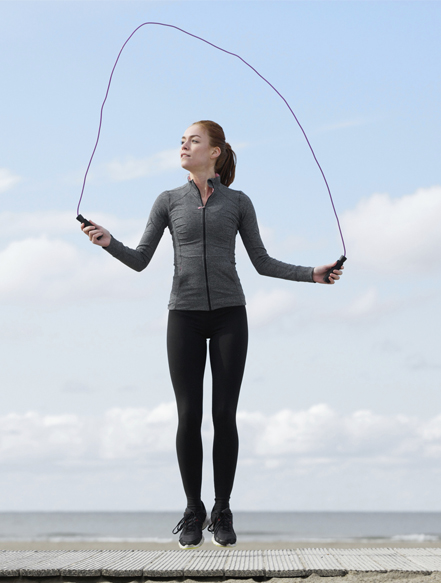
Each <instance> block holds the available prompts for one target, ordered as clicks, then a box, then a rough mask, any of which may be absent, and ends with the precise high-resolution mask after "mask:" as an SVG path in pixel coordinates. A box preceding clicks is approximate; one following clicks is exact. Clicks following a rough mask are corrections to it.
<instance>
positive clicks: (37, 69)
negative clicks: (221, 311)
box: [0, 1, 441, 510]
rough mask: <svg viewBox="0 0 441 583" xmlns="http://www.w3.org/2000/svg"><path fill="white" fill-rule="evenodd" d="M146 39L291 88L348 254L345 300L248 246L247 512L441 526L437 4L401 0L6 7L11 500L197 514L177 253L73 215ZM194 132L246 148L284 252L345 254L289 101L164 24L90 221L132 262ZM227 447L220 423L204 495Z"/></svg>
mask: <svg viewBox="0 0 441 583" xmlns="http://www.w3.org/2000/svg"><path fill="white" fill-rule="evenodd" d="M146 21H160V22H166V23H169V24H173V25H175V26H178V27H180V28H183V29H185V30H188V31H189V32H191V33H193V34H196V35H198V36H202V37H203V38H206V39H207V40H209V41H211V42H213V43H214V44H217V45H219V46H221V47H223V48H225V49H226V50H229V51H231V52H234V53H238V54H239V55H241V56H242V57H243V58H244V59H245V60H247V61H248V62H249V63H250V64H251V65H252V66H254V67H255V68H256V69H257V70H258V71H259V72H260V73H261V74H262V75H264V76H265V77H267V78H268V80H269V81H270V82H271V83H272V84H273V85H275V87H276V88H277V89H278V90H279V91H280V92H281V93H282V94H283V95H284V97H285V98H286V99H287V100H288V102H289V103H290V105H291V107H292V108H293V110H294V112H295V113H296V115H297V117H298V118H299V120H300V122H301V123H302V125H303V127H304V129H305V131H306V133H307V135H308V137H309V139H310V141H311V143H312V146H313V148H314V150H315V152H316V155H317V157H318V159H319V161H320V164H321V165H322V167H323V170H324V172H325V174H326V177H327V179H328V182H329V184H330V187H331V191H332V193H333V196H334V200H335V204H336V207H337V210H338V212H339V215H340V217H341V222H342V227H343V233H344V235H345V240H346V246H347V256H348V262H347V264H346V265H347V267H346V272H345V275H344V278H343V279H342V281H341V282H340V283H339V284H338V285H336V286H333V287H332V288H329V287H325V286H318V285H315V286H312V285H307V284H293V283H292V282H285V281H280V280H274V279H269V278H262V277H261V276H259V275H258V274H257V273H256V272H255V271H254V269H253V267H252V265H251V264H250V262H249V260H248V258H247V256H246V252H245V251H244V249H243V247H242V244H241V242H240V241H238V249H237V264H238V271H239V275H240V278H241V281H242V283H243V287H244V290H245V294H246V297H247V302H248V311H249V319H250V331H251V341H250V350H249V358H248V363H247V370H246V375H245V380H244V384H243V391H242V395H241V402H240V411H241V415H242V417H241V421H240V422H241V424H242V425H241V435H242V444H243V445H242V449H241V457H240V465H239V469H238V477H237V481H236V488H235V493H234V496H235V498H233V502H234V503H235V507H236V508H238V509H239V508H241V509H252V508H262V507H265V508H268V509H283V508H291V509H293V510H302V509H317V510H321V509H329V510H339V509H343V510H344V509H348V510H351V509H353V510H369V509H371V510H399V509H410V510H412V509H413V510H419V509H423V510H424V509H425V510H431V509H433V510H440V507H439V496H438V492H439V487H440V486H441V484H440V473H439V470H438V467H439V457H440V455H441V391H440V388H441V386H440V380H439V379H440V370H441V361H440V359H439V329H440V315H441V312H440V308H439V306H440V297H441V280H440V275H439V248H440V243H441V235H440V229H439V224H440V219H441V176H440V163H439V160H440V154H441V151H440V150H441V148H440V140H439V136H440V133H441V132H440V130H441V113H440V108H439V103H440V101H441V87H440V76H439V63H440V61H441V59H440V57H441V54H440V53H441V47H440V43H439V29H440V24H441V4H440V3H438V2H399V1H392V2H370V1H366V2H333V1H330V2H306V1H305V2H277V1H271V2H265V1H263V2H252V1H251V2H246V1H245V2H228V1H227V2H216V1H214V2H193V1H182V2H95V1H88V2H69V1H67V2H44V1H43V2H21V1H18V2H8V1H3V2H1V3H0V78H1V86H2V93H1V103H2V107H1V110H0V127H1V130H0V135H1V140H0V200H1V203H2V204H1V207H0V300H1V304H0V322H1V325H0V343H1V353H2V365H1V367H0V385H1V386H2V388H3V408H2V413H1V417H2V418H1V422H0V428H1V429H0V433H1V434H2V435H1V446H0V463H2V464H3V473H4V476H5V480H4V481H3V484H2V485H1V486H0V488H1V492H2V500H3V502H2V504H3V506H2V507H1V508H2V509H5V510H6V509H11V508H12V509H70V508H71V509H111V510H112V509H149V508H156V507H158V505H159V506H160V507H161V508H164V509H169V508H173V509H180V508H181V506H182V505H183V495H182V492H181V486H180V483H179V475H178V470H177V465H176V460H175V457H174V451H173V441H174V437H173V432H174V424H175V417H174V405H173V393H172V389H171V385H170V381H169V379H168V369H167V361H166V353H165V322H166V316H167V314H166V312H167V310H166V306H167V301H168V294H169V291H170V286H171V277H172V254H171V244H170V236H169V235H168V233H165V235H164V237H163V240H162V242H161V244H160V247H159V248H158V251H157V253H156V255H155V257H154V259H153V261H152V263H151V265H150V266H149V267H148V269H147V270H146V271H145V272H143V273H142V274H137V273H135V272H131V271H130V270H128V269H127V268H126V267H125V266H123V265H121V264H119V263H118V262H116V261H115V260H114V259H113V258H111V257H109V256H107V254H105V253H104V252H103V251H102V250H101V249H99V248H97V247H93V246H92V245H90V243H89V241H88V240H87V238H86V237H84V235H82V233H81V232H80V231H79V226H78V223H77V222H76V221H75V215H76V207H77V203H78V198H79V195H80V192H81V183H82V179H83V176H84V172H85V169H86V166H87V163H88V160H89V157H90V154H91V152H92V148H93V145H94V143H95V139H96V133H97V129H98V121H99V109H100V106H101V103H102V100H103V98H104V94H105V90H106V87H107V82H108V79H109V75H110V71H111V69H112V66H113V63H114V61H115V59H116V56H117V54H118V51H119V50H120V48H121V46H122V44H123V42H124V41H125V40H126V38H127V37H128V36H129V35H130V33H131V32H132V31H133V30H134V29H135V28H136V27H137V26H139V25H140V24H141V23H143V22H146ZM197 119H214V120H215V121H218V122H219V123H221V125H222V126H223V127H224V129H225V132H226V135H227V139H228V140H229V141H230V142H231V143H232V145H233V148H234V149H235V150H236V151H237V155H238V168H237V178H236V181H235V183H234V187H236V188H238V189H241V190H243V191H245V192H246V193H247V194H248V195H249V196H250V197H251V198H252V200H253V202H254V205H255V207H256V210H257V214H258V218H259V223H260V226H261V231H262V236H263V239H264V242H265V244H266V246H267V249H268V251H269V253H270V255H272V256H273V257H276V258H278V259H281V260H284V261H288V262H291V263H296V264H300V265H318V264H323V263H327V262H330V261H333V260H335V259H337V258H338V257H339V255H340V254H341V252H342V249H341V242H340V241H339V237H338V231H337V227H336V223H335V219H334V216H333V213H332V208H331V205H330V202H329V198H328V194H327V191H326V187H325V185H324V183H323V180H322V178H321V175H320V172H319V170H318V168H317V166H316V165H315V162H314V160H313V158H312V156H311V153H310V151H309V149H308V147H307V144H306V142H305V140H304V138H303V135H302V133H301V132H300V130H299V128H298V127H297V125H296V123H295V121H294V119H293V118H292V116H291V114H290V113H289V111H288V109H287V108H286V106H285V105H284V104H283V102H282V101H281V100H280V98H279V97H278V96H277V95H276V94H275V93H274V92H273V91H272V90H271V89H270V88H269V87H268V86H267V85H266V84H265V83H263V82H262V81H261V80H260V79H259V78H258V77H257V76H256V75H255V74H254V73H253V72H252V71H250V70H249V69H248V68H247V67H245V65H243V64H242V63H241V62H240V61H239V60H238V59H235V58H234V57H230V56H228V55H225V54H223V53H220V52H219V51H216V50H215V49H212V48H210V47H208V46H207V45H205V44H203V43H201V42H200V41H197V40H195V39H191V38H190V37H188V36H187V35H184V34H182V33H180V32H178V31H176V30H174V29H164V28H163V27H153V26H148V27H147V26H146V27H143V28H142V29H141V30H140V31H138V32H137V33H136V35H135V36H134V37H133V39H132V40H131V41H130V43H129V44H128V45H127V47H126V49H125V50H124V52H123V55H122V57H121V59H120V62H119V64H118V68H117V70H116V72H115V76H114V79H113V83H112V87H111V91H110V95H109V99H108V101H107V103H106V107H105V111H104V121H103V128H102V134H101V140H100V144H99V146H98V149H97V153H96V156H95V159H94V161H93V164H92V168H91V172H90V176H89V179H88V182H87V185H86V190H85V194H84V199H83V202H82V205H81V212H82V213H83V214H84V215H86V216H88V217H90V218H92V219H93V220H95V221H97V222H98V223H101V224H103V225H104V226H106V227H108V228H109V229H110V230H111V232H112V233H113V235H114V236H115V237H116V238H117V239H120V240H122V241H123V242H124V243H125V244H128V245H130V246H136V244H137V242H138V240H139V238H140V235H141V234H142V231H143V227H144V225H145V222H146V220H147V217H148V213H149V210H150V207H151V205H152V203H153V201H154V200H155V198H156V196H157V195H158V194H159V193H160V192H162V191H164V190H166V189H169V188H173V187H175V186H178V185H180V184H182V183H183V182H184V181H185V180H186V177H185V174H184V173H183V171H182V170H181V169H180V167H179V163H178V160H177V156H176V150H177V148H178V147H179V142H180V137H181V135H182V133H183V131H184V130H185V129H186V127H187V126H188V125H190V124H191V123H192V122H194V121H196V120H197ZM209 381H210V378H209V372H208V371H207V385H206V387H207V398H206V409H207V413H208V412H209V404H210V394H209ZM210 431H211V427H210V423H209V417H207V420H206V426H205V429H204V432H205V433H204V436H205V437H204V439H205V440H206V448H205V451H206V452H207V460H206V464H205V467H206V471H207V476H206V480H205V486H204V487H205V488H206V490H204V492H206V496H207V500H209V497H210V496H212V487H211V482H210V480H211V475H210V457H209V455H210V435H211V433H210ZM161 436H167V439H165V438H163V437H161ZM164 439H165V441H164ZM42 468H43V470H42ZM422 468H423V471H422ZM128 469H130V471H131V472H132V475H133V480H132V484H131V485H130V486H129V485H127V484H126V483H125V479H124V476H125V475H126V472H127V471H128ZM23 476H26V480H23ZM146 480H147V482H148V484H149V486H148V487H145V488H141V487H140V484H145V482H146ZM248 481H251V483H252V484H253V487H254V488H255V490H253V493H252V495H251V494H250V491H249V482H248ZM25 482H26V484H27V486H24V483H25ZM256 484H258V485H257V486H256ZM104 485H105V487H103V486H104ZM86 486H87V487H86ZM274 488H277V489H278V492H279V493H280V496H279V499H278V500H276V501H275V500H274V496H273V495H272V492H273V490H274ZM103 490H105V493H104V494H103ZM397 492H398V494H397ZM422 493H423V494H424V495H422ZM158 501H159V502H158ZM208 503H209V502H208Z"/></svg>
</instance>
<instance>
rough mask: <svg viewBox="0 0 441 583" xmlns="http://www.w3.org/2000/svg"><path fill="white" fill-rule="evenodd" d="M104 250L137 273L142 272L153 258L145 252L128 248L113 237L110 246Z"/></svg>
mask: <svg viewBox="0 0 441 583" xmlns="http://www.w3.org/2000/svg"><path fill="white" fill-rule="evenodd" d="M103 249H104V250H105V251H107V252H108V253H110V255H112V256H113V257H115V258H116V259H118V260H119V261H121V263H124V265H127V267H130V268H131V269H134V270H135V271H142V270H143V269H145V268H146V267H147V265H148V264H149V263H150V259H151V256H148V254H146V253H145V252H143V250H141V249H139V248H137V249H131V248H130V247H126V246H125V245H124V244H123V243H121V241H118V240H117V239H115V238H114V237H113V236H112V237H111V239H110V244H109V245H108V246H107V247H103Z"/></svg>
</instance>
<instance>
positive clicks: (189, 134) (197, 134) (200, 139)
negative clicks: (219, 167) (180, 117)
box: [181, 125, 220, 172]
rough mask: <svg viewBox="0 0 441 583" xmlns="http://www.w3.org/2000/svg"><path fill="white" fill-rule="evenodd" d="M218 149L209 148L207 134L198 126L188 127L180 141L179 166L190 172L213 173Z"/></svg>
mask: <svg viewBox="0 0 441 583" xmlns="http://www.w3.org/2000/svg"><path fill="white" fill-rule="evenodd" d="M219 155H220V148H214V147H213V146H210V140H209V137H208V133H207V131H206V130H205V128H204V127H202V126H199V125H192V126H190V127H189V128H188V129H187V130H186V131H185V133H184V135H183V136H182V139H181V166H182V168H185V169H186V170H188V171H190V172H198V171H199V172H207V171H214V166H215V164H216V158H217V157H218V156H219Z"/></svg>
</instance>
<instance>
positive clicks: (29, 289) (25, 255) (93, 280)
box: [0, 236, 160, 304]
mask: <svg viewBox="0 0 441 583" xmlns="http://www.w3.org/2000/svg"><path fill="white" fill-rule="evenodd" d="M98 253H99V254H98ZM98 253H94V254H91V255H84V254H81V253H80V251H79V250H78V249H77V248H76V247H75V246H73V245H71V244H70V243H67V242H65V241H63V240H62V239H49V238H48V237H46V236H42V237H39V238H29V239H24V240H23V241H15V242H13V243H11V244H10V245H8V247H6V249H5V250H4V251H2V252H1V253H0V273H1V274H2V277H1V279H0V298H1V299H2V301H10V302H13V303H17V302H31V303H39V302H50V303H51V304H53V303H54V302H56V303H71V302H72V301H74V302H75V301H77V300H83V299H85V298H89V299H93V298H116V299H129V298H141V297H146V296H147V295H149V294H151V293H152V291H153V288H154V286H153V285H152V282H151V277H150V278H149V287H148V288H147V285H146V283H145V282H146V280H145V278H144V279H143V278H142V277H140V274H137V273H135V272H131V273H130V270H129V269H128V268H127V267H125V266H123V265H122V264H121V263H120V262H119V261H116V260H114V259H113V258H112V257H110V256H108V255H107V253H105V252H104V251H102V250H101V249H99V250H98ZM121 269H127V270H128V273H127V274H126V276H125V277H121ZM136 275H137V276H138V277H137V278H136V277H135V276H136ZM131 276H132V277H131ZM86 280H87V281H86ZM155 285H160V282H159V283H158V282H156V283H155ZM147 289H149V291H147Z"/></svg>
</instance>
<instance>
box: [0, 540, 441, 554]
mask: <svg viewBox="0 0 441 583" xmlns="http://www.w3.org/2000/svg"><path fill="white" fill-rule="evenodd" d="M178 548H179V547H178V541H177V538H176V541H173V542H166V543H158V542H130V541H121V542H118V541H112V542H109V541H106V542H100V541H44V540H43V541H36V540H33V541H25V540H23V541H16V540H15V541H0V550H4V551H5V550H7V551H21V550H36V551H46V550H85V549H86V550H87V549H100V550H129V549H130V550H143V551H161V550H164V551H169V550H178ZM200 548H201V549H202V550H210V549H218V547H215V546H214V545H213V544H212V543H211V541H210V539H209V537H206V540H205V543H204V544H203V545H202V546H201V547H200ZM297 548H337V549H351V548H353V549H362V548H441V541H439V540H438V541H424V542H417V541H402V540H397V541H391V540H384V539H381V540H378V539H377V540H370V541H357V542H355V541H351V542H339V541H336V542H320V541H316V542H314V541H291V542H290V541H268V542H264V541H256V542H253V541H244V542H240V538H239V542H238V543H237V545H236V547H234V549H236V550H265V549H267V550H275V549H297Z"/></svg>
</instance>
